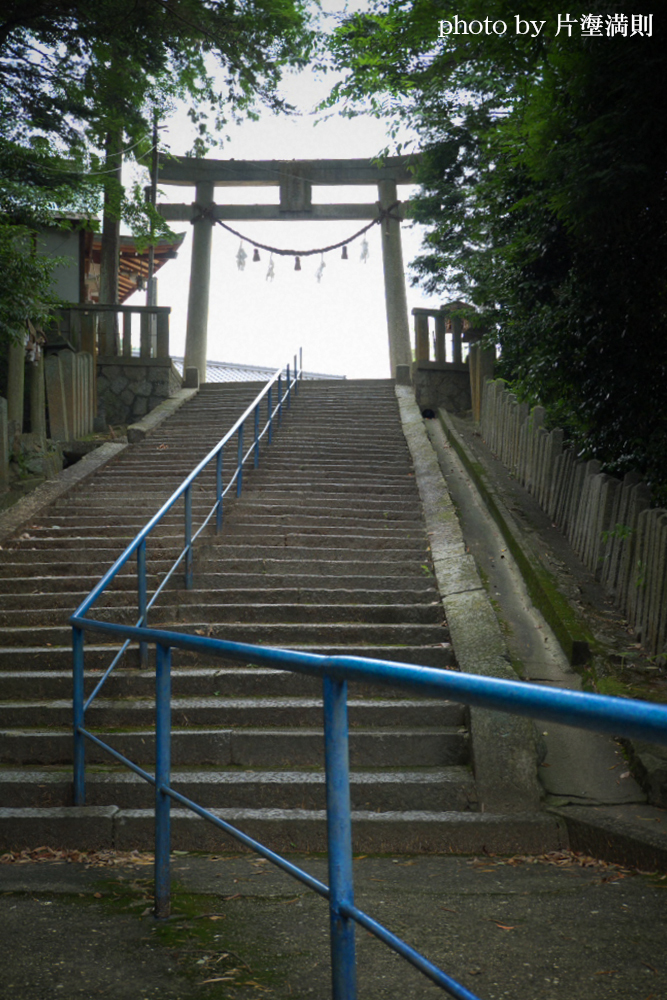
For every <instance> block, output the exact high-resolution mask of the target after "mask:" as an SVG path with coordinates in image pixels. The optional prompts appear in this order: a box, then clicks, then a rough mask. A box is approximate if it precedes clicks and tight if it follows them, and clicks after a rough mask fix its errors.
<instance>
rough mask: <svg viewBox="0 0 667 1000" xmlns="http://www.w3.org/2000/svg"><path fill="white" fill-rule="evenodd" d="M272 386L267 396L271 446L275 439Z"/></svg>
mask: <svg viewBox="0 0 667 1000" xmlns="http://www.w3.org/2000/svg"><path fill="white" fill-rule="evenodd" d="M271 388H272V387H271V386H269V391H268V392H267V394H266V399H267V405H268V418H269V419H268V424H269V435H268V436H269V444H271V441H272V439H273V406H272V405H271Z"/></svg>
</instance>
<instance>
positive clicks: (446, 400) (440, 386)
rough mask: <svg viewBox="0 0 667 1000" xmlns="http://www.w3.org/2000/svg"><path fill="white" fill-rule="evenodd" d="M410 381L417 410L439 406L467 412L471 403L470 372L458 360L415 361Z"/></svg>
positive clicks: (452, 410)
mask: <svg viewBox="0 0 667 1000" xmlns="http://www.w3.org/2000/svg"><path fill="white" fill-rule="evenodd" d="M412 383H413V386H414V390H415V398H416V400H417V406H418V407H419V409H420V410H422V411H423V410H426V409H428V410H437V409H438V407H439V406H443V407H444V408H445V409H446V410H449V412H450V413H459V414H463V413H467V412H468V410H470V409H471V407H472V399H471V395H470V372H469V369H468V365H467V364H464V363H462V362H439V361H415V363H414V364H413V366H412Z"/></svg>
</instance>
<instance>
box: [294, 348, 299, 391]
mask: <svg viewBox="0 0 667 1000" xmlns="http://www.w3.org/2000/svg"><path fill="white" fill-rule="evenodd" d="M298 391H299V369H298V368H297V366H296V354H295V355H294V395H296V394H297V392H298Z"/></svg>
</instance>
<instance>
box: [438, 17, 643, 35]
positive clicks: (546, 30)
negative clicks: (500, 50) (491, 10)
mask: <svg viewBox="0 0 667 1000" xmlns="http://www.w3.org/2000/svg"><path fill="white" fill-rule="evenodd" d="M508 33H510V34H515V35H527V36H528V37H529V38H537V36H538V35H542V34H545V35H548V34H553V35H566V36H567V37H568V38H572V37H580V38H605V37H606V38H612V37H614V36H615V35H622V36H624V37H626V38H632V37H633V36H637V37H643V38H650V37H651V36H652V35H653V14H584V15H583V16H582V17H574V16H573V15H571V14H559V15H558V19H557V21H555V22H553V24H551V25H549V24H548V22H547V21H546V20H544V21H531V20H526V18H523V17H520V15H519V14H516V15H515V16H514V17H513V19H512V20H510V21H502V20H496V21H494V20H492V18H490V17H485V18H484V19H483V20H470V21H466V20H464V19H463V18H460V17H459V16H458V14H455V15H454V16H453V17H452V18H451V20H449V21H438V36H439V37H440V38H447V37H448V36H449V35H505V34H508Z"/></svg>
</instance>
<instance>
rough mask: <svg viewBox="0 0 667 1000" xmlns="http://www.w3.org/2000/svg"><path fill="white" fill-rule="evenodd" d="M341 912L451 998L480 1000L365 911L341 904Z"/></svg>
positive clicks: (347, 904)
mask: <svg viewBox="0 0 667 1000" xmlns="http://www.w3.org/2000/svg"><path fill="white" fill-rule="evenodd" d="M339 909H340V912H341V913H342V914H343V916H344V917H348V918H351V919H352V920H354V921H356V923H358V924H359V925H360V926H361V927H364V928H365V929H366V930H367V931H369V932H370V933H371V934H373V935H375V937H376V938H379V939H380V941H383V942H384V943H385V944H386V945H388V946H389V947H390V948H391V949H392V950H393V951H395V952H397V953H398V954H399V955H401V957H402V958H404V959H406V961H408V962H409V963H410V965H414V967H415V969H419V971H420V972H422V973H423V974H424V975H425V976H427V978H428V979H431V980H432V981H433V982H434V983H437V985H438V986H442V987H443V989H445V990H447V992H448V993H450V994H451V996H453V997H456V1000H479V997H478V996H477V994H476V993H471V992H470V990H468V989H466V988H465V986H462V985H461V984H460V983H457V982H456V980H455V979H452V977H451V976H448V975H447V973H446V972H443V971H442V969H439V968H438V966H437V965H433V963H432V962H429V960H428V959H427V958H424V956H423V955H420V953H419V952H418V951H415V949H414V948H411V947H410V945H409V944H406V943H405V941H402V940H401V938H399V937H396V935H395V934H392V933H391V931H388V930H387V928H386V927H384V926H383V925H382V924H379V923H378V922H377V920H373V918H372V917H369V916H368V914H367V913H364V911H363V910H359V909H358V908H357V907H356V906H351V905H350V904H349V903H340V904H339Z"/></svg>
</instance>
